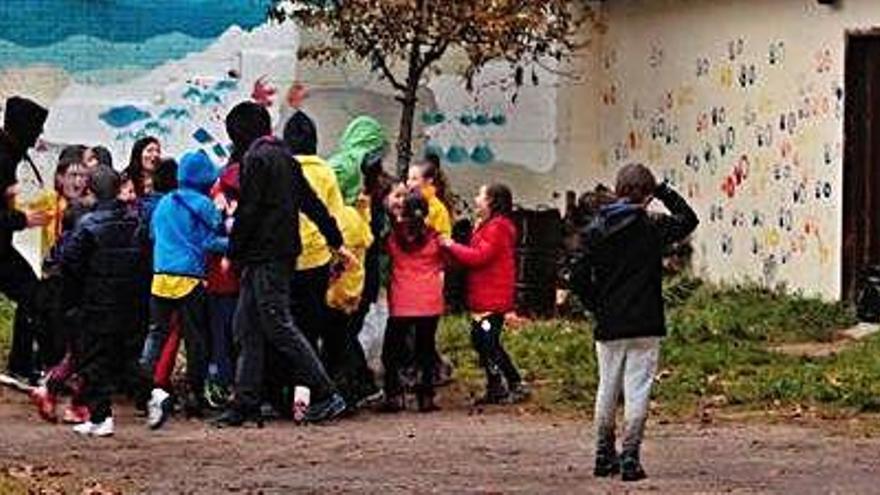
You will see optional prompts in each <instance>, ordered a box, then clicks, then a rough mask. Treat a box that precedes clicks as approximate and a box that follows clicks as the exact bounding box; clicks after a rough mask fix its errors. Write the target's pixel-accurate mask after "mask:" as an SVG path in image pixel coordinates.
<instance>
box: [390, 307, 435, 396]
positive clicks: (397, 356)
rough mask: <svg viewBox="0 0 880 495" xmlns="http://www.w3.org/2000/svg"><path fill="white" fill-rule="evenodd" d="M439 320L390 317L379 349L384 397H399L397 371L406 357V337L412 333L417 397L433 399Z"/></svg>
mask: <svg viewBox="0 0 880 495" xmlns="http://www.w3.org/2000/svg"><path fill="white" fill-rule="evenodd" d="M439 321H440V317H439V316H425V317H411V318H403V317H393V316H392V317H391V318H388V327H387V329H386V330H385V341H384V343H383V345H382V365H383V366H384V367H385V384H384V385H385V395H386V396H387V397H393V396H397V395H400V394H401V393H403V387H402V385H401V383H400V371H401V367H402V366H403V364H404V360H405V359H406V354H407V345H406V341H407V336H408V335H409V333H410V332H412V331H414V332H415V359H416V363H417V366H418V369H419V372H420V373H419V375H420V377H419V384H418V386H417V389H416V391H417V393H418V394H420V395H424V396H433V395H434V368H435V367H436V365H437V359H436V356H435V355H436V353H437V343H436V337H437V324H438V323H439Z"/></svg>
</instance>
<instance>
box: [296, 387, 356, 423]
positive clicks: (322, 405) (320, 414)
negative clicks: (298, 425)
mask: <svg viewBox="0 0 880 495" xmlns="http://www.w3.org/2000/svg"><path fill="white" fill-rule="evenodd" d="M347 408H348V406H347V405H346V404H345V399H343V398H342V396H341V395H339V394H338V393H334V394H333V395H331V396H330V397H328V398H326V399H324V400H322V401H320V402H315V403H313V404H312V405H310V406H309V410H308V411H307V412H306V415H305V417H304V418H303V421H304V422H305V423H323V422H326V421H330V420H333V419H336V418H338V417H339V416H341V415H342V413H344V412H345V410H346V409H347Z"/></svg>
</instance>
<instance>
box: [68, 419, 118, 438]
mask: <svg viewBox="0 0 880 495" xmlns="http://www.w3.org/2000/svg"><path fill="white" fill-rule="evenodd" d="M73 431H74V432H75V433H77V434H80V435H85V436H92V437H110V436H113V416H108V417H107V418H105V419H104V421H102V422H100V423H98V424H95V423H92V422H91V421H86V422H85V423H82V424H78V425H76V426H74V427H73Z"/></svg>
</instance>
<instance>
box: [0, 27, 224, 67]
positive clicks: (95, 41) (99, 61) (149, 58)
mask: <svg viewBox="0 0 880 495" xmlns="http://www.w3.org/2000/svg"><path fill="white" fill-rule="evenodd" d="M0 36H2V35H0ZM212 42H213V40H210V39H207V40H203V39H198V38H193V37H191V36H187V35H184V34H180V33H172V34H166V35H161V36H156V37H153V38H150V39H148V40H145V41H143V42H140V43H116V42H112V41H107V40H103V39H99V38H94V37H90V36H82V35H76V36H73V37H70V38H68V39H67V40H65V41H64V42H61V43H57V44H53V45H47V46H38V47H31V48H25V47H21V46H18V45H16V44H14V43H11V42H9V41H5V40H2V39H0V69H2V68H6V67H26V66H29V65H51V66H55V67H60V68H62V69H64V70H65V71H67V72H69V73H71V74H84V73H88V72H97V71H101V70H105V69H115V68H120V67H129V68H139V69H152V68H154V67H157V66H159V65H162V64H164V63H165V62H168V61H169V60H176V59H180V58H183V57H185V56H186V55H187V54H189V53H194V52H200V51H203V50H205V49H206V48H207V47H208V46H209V45H210V44H211V43H212ZM132 74H133V75H136V74H137V72H136V71H132Z"/></svg>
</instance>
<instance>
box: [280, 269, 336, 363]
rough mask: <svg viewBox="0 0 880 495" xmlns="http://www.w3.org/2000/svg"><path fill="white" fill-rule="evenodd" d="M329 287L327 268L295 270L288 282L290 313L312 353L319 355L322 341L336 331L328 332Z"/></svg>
mask: <svg viewBox="0 0 880 495" xmlns="http://www.w3.org/2000/svg"><path fill="white" fill-rule="evenodd" d="M329 286H330V265H323V266H319V267H317V268H311V269H309V270H297V271H295V272H294V273H293V277H291V279H290V311H291V313H292V316H293V319H294V320H295V321H296V326H297V327H299V329H300V330H301V331H302V333H303V335H305V336H306V338H307V339H309V342H310V343H311V344H312V347H313V348H314V349H315V352H318V351H319V349H320V345H321V341H322V339H323V338H324V337H325V336H326V335H329V334H330V333H331V332H335V331H336V329H331V328H329V326H328V324H329V322H328V321H327V313H328V312H329V311H330V308H328V307H327V289H328V287H329ZM331 337H332V336H331ZM325 365H326V363H325Z"/></svg>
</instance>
